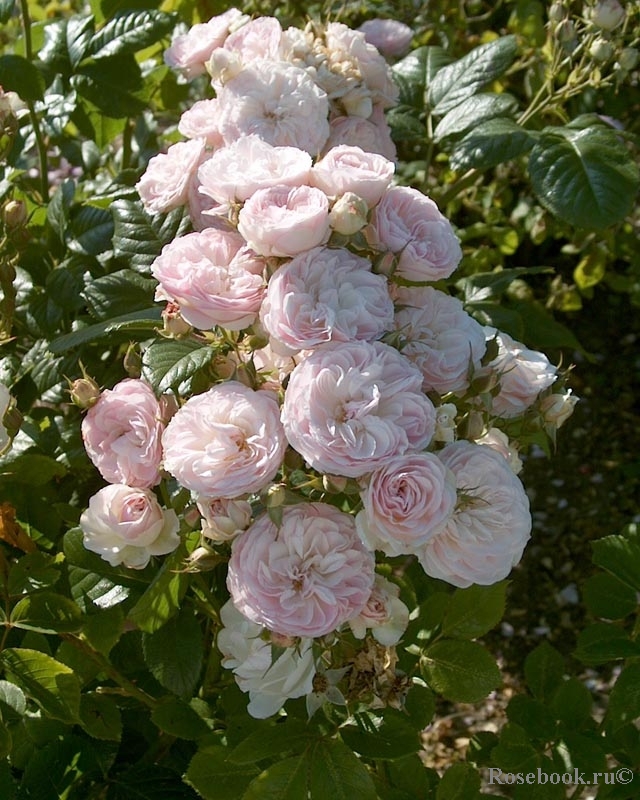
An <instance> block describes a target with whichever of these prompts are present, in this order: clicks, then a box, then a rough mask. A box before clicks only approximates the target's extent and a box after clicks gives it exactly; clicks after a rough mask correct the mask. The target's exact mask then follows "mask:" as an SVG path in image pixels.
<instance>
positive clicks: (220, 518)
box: [196, 495, 253, 542]
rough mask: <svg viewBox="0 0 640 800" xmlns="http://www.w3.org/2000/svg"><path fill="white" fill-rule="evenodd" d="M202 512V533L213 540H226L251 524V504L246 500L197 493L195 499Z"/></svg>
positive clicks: (229, 539)
mask: <svg viewBox="0 0 640 800" xmlns="http://www.w3.org/2000/svg"><path fill="white" fill-rule="evenodd" d="M196 505H197V507H198V511H199V512H200V513H201V514H202V535H203V536H206V537H207V539H212V540H213V541H214V542H228V541H231V539H233V538H234V537H235V536H237V535H238V534H239V533H242V531H244V530H246V529H247V528H248V527H249V525H250V524H251V518H252V516H253V514H252V512H251V505H250V503H248V502H247V501H246V500H229V499H228V498H214V497H205V496H204V495H199V496H198V499H197V501H196Z"/></svg>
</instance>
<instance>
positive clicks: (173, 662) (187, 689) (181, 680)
mask: <svg viewBox="0 0 640 800" xmlns="http://www.w3.org/2000/svg"><path fill="white" fill-rule="evenodd" d="M142 648H143V652H144V660H145V663H146V665H147V667H148V668H149V670H150V671H151V674H152V675H153V676H154V678H155V679H156V680H157V681H158V682H159V683H160V684H162V686H164V688H165V689H168V690H169V691H170V692H173V693H174V694H176V695H178V696H179V697H191V696H192V694H193V692H194V691H195V688H196V686H197V684H198V679H199V678H200V672H201V670H202V631H201V629H200V624H199V623H198V620H197V619H196V617H195V616H194V615H193V612H192V611H191V610H190V609H189V608H188V607H186V608H184V609H182V611H180V613H179V614H178V615H177V616H175V617H174V618H173V619H170V620H169V621H168V622H167V623H166V624H164V625H163V626H162V627H161V628H160V629H159V630H156V631H155V632H152V633H145V634H143V636H142Z"/></svg>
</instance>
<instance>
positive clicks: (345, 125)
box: [323, 108, 397, 162]
mask: <svg viewBox="0 0 640 800" xmlns="http://www.w3.org/2000/svg"><path fill="white" fill-rule="evenodd" d="M339 145H352V146H354V147H361V148H362V150H364V151H365V152H367V153H379V154H380V155H381V156H384V157H385V158H386V159H388V160H389V161H394V162H395V160H396V155H397V153H396V146H395V144H394V143H393V139H392V138H391V129H390V128H389V125H388V124H387V122H386V120H385V118H384V112H382V113H381V114H380V115H379V116H378V117H376V113H375V108H374V113H373V114H372V115H371V117H370V118H369V119H362V118H361V117H333V118H332V119H331V121H330V123H329V138H328V140H327V143H326V144H325V146H324V150H323V152H324V153H325V154H326V153H328V152H329V151H330V150H331V149H332V148H334V147H338V146H339Z"/></svg>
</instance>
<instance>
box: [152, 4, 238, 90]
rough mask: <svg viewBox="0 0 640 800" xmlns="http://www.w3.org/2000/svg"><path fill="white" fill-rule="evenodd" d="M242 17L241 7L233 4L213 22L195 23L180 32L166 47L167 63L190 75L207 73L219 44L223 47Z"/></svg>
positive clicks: (165, 58) (165, 56)
mask: <svg viewBox="0 0 640 800" xmlns="http://www.w3.org/2000/svg"><path fill="white" fill-rule="evenodd" d="M241 19H242V14H241V12H240V11H238V9H237V8H230V9H229V10H228V11H225V12H224V14H220V15H218V16H217V17H213V18H212V19H210V20H209V22H204V23H199V24H197V25H193V26H192V27H191V28H189V30H188V31H187V33H184V34H180V35H179V36H176V37H175V38H174V39H173V41H172V42H171V47H169V48H167V50H165V52H164V61H165V64H167V65H168V66H170V67H173V68H174V69H179V70H180V71H181V72H182V73H183V74H184V75H185V76H186V77H187V78H195V77H196V76H198V75H203V74H204V73H205V72H206V69H205V64H206V62H207V61H208V60H209V58H210V57H211V53H212V52H213V51H214V50H215V49H216V47H222V45H223V44H224V42H225V39H226V38H227V36H228V35H229V30H230V28H231V27H232V26H234V25H237V24H238V23H239V22H240V21H241Z"/></svg>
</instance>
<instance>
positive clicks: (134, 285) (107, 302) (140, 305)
mask: <svg viewBox="0 0 640 800" xmlns="http://www.w3.org/2000/svg"><path fill="white" fill-rule="evenodd" d="M157 285H158V283H157V281H156V280H154V279H153V278H145V277H144V276H142V275H140V274H139V273H138V272H134V271H133V270H132V269H121V270H118V271H117V272H112V273H110V274H109V275H103V276H102V277H101V278H96V280H94V281H91V282H90V283H89V284H88V285H87V286H86V287H85V289H84V291H83V293H82V294H83V297H84V298H85V299H86V301H87V304H88V306H89V308H90V310H91V312H92V313H93V314H94V315H95V316H96V317H97V318H98V319H101V320H104V319H109V317H111V316H113V315H114V314H115V313H119V314H121V313H122V312H123V311H124V312H127V313H130V312H132V311H141V310H143V309H145V308H148V307H149V301H150V300H151V299H152V298H153V291H154V289H155V287H156V286H157Z"/></svg>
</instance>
